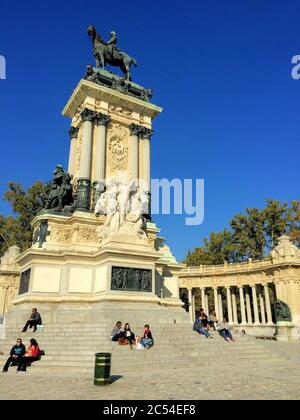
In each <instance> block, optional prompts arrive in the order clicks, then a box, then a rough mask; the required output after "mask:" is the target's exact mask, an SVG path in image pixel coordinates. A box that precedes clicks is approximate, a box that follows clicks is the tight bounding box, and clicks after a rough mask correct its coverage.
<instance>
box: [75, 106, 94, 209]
mask: <svg viewBox="0 0 300 420" xmlns="http://www.w3.org/2000/svg"><path fill="white" fill-rule="evenodd" d="M95 115H96V113H95V112H94V111H91V110H90V109H88V108H85V109H84V110H83V111H82V113H81V119H82V121H83V132H82V145H81V160H80V172H79V179H78V189H77V210H81V211H89V210H90V196H91V159H92V141H93V121H94V118H95Z"/></svg>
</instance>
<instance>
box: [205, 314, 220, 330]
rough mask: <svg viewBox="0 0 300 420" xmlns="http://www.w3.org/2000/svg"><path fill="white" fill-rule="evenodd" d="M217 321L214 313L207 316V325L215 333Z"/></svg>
mask: <svg viewBox="0 0 300 420" xmlns="http://www.w3.org/2000/svg"><path fill="white" fill-rule="evenodd" d="M218 322H219V321H218V319H217V315H216V312H215V311H212V312H211V313H210V315H209V320H208V325H209V326H210V327H211V328H213V329H214V331H216V327H217V324H218Z"/></svg>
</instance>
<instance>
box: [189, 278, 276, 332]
mask: <svg viewBox="0 0 300 420" xmlns="http://www.w3.org/2000/svg"><path fill="white" fill-rule="evenodd" d="M211 289H213V297H214V312H215V313H216V317H217V319H219V320H222V319H223V318H224V308H225V306H224V305H227V308H226V309H227V321H228V322H229V324H231V325H239V324H240V325H245V326H250V325H254V326H262V325H270V326H271V325H273V320H272V310H271V303H270V290H269V285H268V284H261V285H251V286H225V289H226V298H225V302H224V298H223V296H222V293H221V287H217V286H215V287H213V288H206V287H200V290H201V308H203V309H204V311H205V313H206V314H209V313H210V312H211V311H210V310H209V309H210V308H209V306H208V291H209V290H211ZM222 289H223V287H222ZM194 291H195V288H188V302H189V314H190V320H191V322H194V321H195V316H196V308H195V294H194ZM237 298H238V299H237ZM238 302H239V306H238V304H237V303H238Z"/></svg>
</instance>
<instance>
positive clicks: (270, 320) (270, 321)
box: [264, 284, 273, 325]
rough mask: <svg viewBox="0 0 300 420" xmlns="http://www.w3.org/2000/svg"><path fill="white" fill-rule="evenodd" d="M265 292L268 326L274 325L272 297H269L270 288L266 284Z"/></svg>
mask: <svg viewBox="0 0 300 420" xmlns="http://www.w3.org/2000/svg"><path fill="white" fill-rule="evenodd" d="M264 291H265V300H266V310H267V324H268V325H273V320H272V311H271V303H270V296H269V286H268V285H267V284H264Z"/></svg>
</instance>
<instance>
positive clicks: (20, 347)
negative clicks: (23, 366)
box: [2, 338, 26, 372]
mask: <svg viewBox="0 0 300 420" xmlns="http://www.w3.org/2000/svg"><path fill="white" fill-rule="evenodd" d="M25 352H26V349H25V346H24V344H23V343H22V340H21V338H18V340H17V344H16V345H15V346H13V348H12V349H11V351H10V356H9V358H8V359H7V361H6V363H5V365H4V367H3V370H2V372H7V371H8V368H9V365H10V364H11V363H12V364H13V366H16V365H17V364H18V363H20V362H21V360H22V358H23V356H24V354H25Z"/></svg>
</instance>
